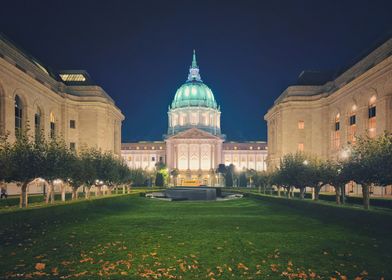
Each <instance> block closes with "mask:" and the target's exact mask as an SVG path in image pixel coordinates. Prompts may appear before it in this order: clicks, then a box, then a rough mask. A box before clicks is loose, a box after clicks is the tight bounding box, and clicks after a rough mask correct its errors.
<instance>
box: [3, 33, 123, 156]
mask: <svg viewBox="0 0 392 280" xmlns="http://www.w3.org/2000/svg"><path fill="white" fill-rule="evenodd" d="M0 109H1V110H0V133H1V134H5V133H8V134H9V140H10V141H14V140H15V137H16V135H17V133H18V130H22V131H23V130H26V129H27V127H29V132H30V134H31V136H32V137H34V135H35V133H36V132H38V131H42V132H43V134H44V135H45V137H47V138H50V137H54V136H56V137H62V138H64V140H65V142H66V143H67V144H68V145H70V147H71V148H73V149H76V150H79V149H80V148H82V147H94V148H98V149H101V150H102V151H110V152H113V153H115V154H117V155H120V149H121V122H122V121H123V120H124V116H123V115H122V113H121V111H120V110H119V108H118V107H116V105H115V103H114V101H113V100H112V99H111V98H110V96H109V95H108V94H107V93H106V92H105V91H104V90H103V89H102V88H101V87H100V86H98V85H95V84H94V83H93V82H92V81H91V78H90V77H89V75H88V74H87V73H86V72H85V71H60V72H59V73H57V74H54V73H52V72H51V71H49V70H48V69H47V68H46V67H44V66H43V64H41V63H40V62H38V60H37V59H35V58H33V57H31V56H30V55H28V54H27V53H25V52H23V51H21V50H20V49H19V48H17V47H16V46H15V45H14V44H13V43H12V42H10V41H9V40H8V39H6V38H5V37H4V36H0Z"/></svg>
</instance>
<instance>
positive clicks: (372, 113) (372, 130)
mask: <svg viewBox="0 0 392 280" xmlns="http://www.w3.org/2000/svg"><path fill="white" fill-rule="evenodd" d="M376 113H377V111H376V97H375V96H373V97H372V98H371V99H370V102H369V108H368V117H369V120H368V130H369V137H370V138H373V137H375V136H376V125H377V123H376Z"/></svg>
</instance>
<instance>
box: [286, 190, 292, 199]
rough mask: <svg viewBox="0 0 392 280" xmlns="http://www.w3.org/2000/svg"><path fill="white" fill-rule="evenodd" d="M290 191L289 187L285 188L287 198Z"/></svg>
mask: <svg viewBox="0 0 392 280" xmlns="http://www.w3.org/2000/svg"><path fill="white" fill-rule="evenodd" d="M290 191H291V188H286V195H287V198H289V199H290Z"/></svg>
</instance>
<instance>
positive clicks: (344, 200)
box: [342, 185, 346, 204]
mask: <svg viewBox="0 0 392 280" xmlns="http://www.w3.org/2000/svg"><path fill="white" fill-rule="evenodd" d="M345 203H346V185H343V186H342V204H345Z"/></svg>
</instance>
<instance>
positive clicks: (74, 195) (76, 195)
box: [72, 187, 78, 200]
mask: <svg viewBox="0 0 392 280" xmlns="http://www.w3.org/2000/svg"><path fill="white" fill-rule="evenodd" d="M76 199H78V188H77V187H72V200H76Z"/></svg>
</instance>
